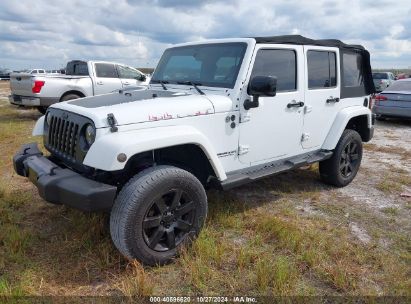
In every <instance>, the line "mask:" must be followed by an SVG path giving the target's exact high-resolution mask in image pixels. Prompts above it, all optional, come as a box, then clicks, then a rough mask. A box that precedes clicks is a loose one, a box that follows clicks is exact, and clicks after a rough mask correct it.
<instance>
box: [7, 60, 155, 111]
mask: <svg viewBox="0 0 411 304" xmlns="http://www.w3.org/2000/svg"><path fill="white" fill-rule="evenodd" d="M149 81H150V79H148V77H147V76H146V75H145V74H143V73H142V72H140V71H139V70H137V69H135V68H132V67H129V66H126V65H123V64H119V63H113V62H103V61H87V62H86V61H79V60H74V61H70V62H68V63H67V67H66V74H65V75H47V74H35V75H34V74H31V73H12V74H11V75H10V88H11V95H10V96H9V101H10V103H11V104H14V105H19V106H28V107H37V109H38V110H39V111H40V112H42V113H45V111H46V109H47V107H48V106H50V105H52V104H54V103H57V102H61V101H66V100H70V99H76V98H81V97H86V96H94V95H101V94H106V93H110V92H113V91H116V90H120V89H123V88H128V87H138V86H145V85H147V84H148V83H149Z"/></svg>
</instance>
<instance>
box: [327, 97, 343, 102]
mask: <svg viewBox="0 0 411 304" xmlns="http://www.w3.org/2000/svg"><path fill="white" fill-rule="evenodd" d="M339 101H340V99H339V98H338V97H332V96H330V97H328V99H327V100H326V102H327V103H332V102H339Z"/></svg>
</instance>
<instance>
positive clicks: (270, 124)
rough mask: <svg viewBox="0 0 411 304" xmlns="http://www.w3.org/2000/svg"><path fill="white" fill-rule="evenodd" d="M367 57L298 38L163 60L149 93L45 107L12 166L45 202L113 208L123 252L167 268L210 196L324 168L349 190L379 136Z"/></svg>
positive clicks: (183, 52)
mask: <svg viewBox="0 0 411 304" xmlns="http://www.w3.org/2000/svg"><path fill="white" fill-rule="evenodd" d="M374 91H375V88H374V85H373V80H372V75H371V67H370V57H369V53H368V51H366V50H365V49H364V48H363V47H362V46H358V45H347V44H344V43H343V42H341V41H339V40H312V39H308V38H305V37H302V36H276V37H255V38H236V39H221V40H211V41H205V42H204V41H203V42H198V43H186V44H180V45H177V46H173V47H171V48H169V49H167V50H166V51H165V52H164V54H163V56H162V57H161V59H160V61H159V64H158V66H157V68H156V70H155V72H154V74H153V76H152V79H151V81H150V84H149V86H148V88H147V89H145V90H138V91H137V90H120V91H119V92H116V93H112V94H106V95H101V96H94V97H88V98H82V99H77V100H70V101H67V102H65V103H60V104H56V105H53V106H51V107H50V108H49V109H48V111H47V113H46V115H45V116H43V117H42V118H40V119H39V121H38V122H37V123H36V126H35V128H34V131H33V134H34V135H42V136H43V141H44V145H45V148H46V149H47V150H48V151H49V153H50V155H49V156H44V155H42V153H41V152H40V151H39V149H38V148H37V146H36V145H35V144H27V145H24V146H23V147H22V149H21V150H20V151H19V152H18V153H17V154H16V155H15V157H14V166H15V170H16V172H17V173H18V174H19V175H22V176H26V177H28V178H29V179H30V180H31V181H32V182H33V183H34V184H35V185H36V186H37V188H38V190H39V193H40V195H41V196H42V197H43V198H44V199H45V200H46V201H48V202H51V203H55V204H65V205H68V206H71V207H74V208H78V209H82V210H86V211H102V210H110V213H111V215H110V232H111V236H112V239H113V242H114V244H115V245H116V247H117V248H118V249H119V251H120V252H121V253H122V254H123V255H125V256H126V257H128V258H130V259H138V260H140V261H141V262H143V263H144V264H147V265H156V264H164V263H167V262H169V261H170V260H172V259H173V258H174V257H175V256H176V255H177V254H178V250H179V248H180V247H181V246H183V244H189V243H190V242H191V241H192V240H193V239H194V238H195V237H196V236H197V235H198V233H199V232H200V230H201V227H202V225H203V224H204V221H205V218H206V215H207V195H206V189H208V188H210V187H217V188H218V189H222V190H224V189H229V188H232V187H238V186H241V185H243V184H245V183H248V182H252V181H254V180H257V179H260V178H263V177H266V176H269V175H273V174H276V173H280V172H284V171H287V170H291V169H294V168H298V167H300V166H303V165H307V164H312V163H316V162H319V170H320V175H321V178H322V180H323V181H324V182H326V183H328V184H331V185H334V186H336V187H344V186H346V185H348V184H349V183H350V182H351V181H352V180H353V179H354V178H355V176H356V174H357V172H358V170H359V167H360V164H361V159H362V152H363V150H362V143H363V142H367V141H369V140H371V138H372V136H373V124H374V119H373V116H372V114H371V111H370V109H369V105H370V94H372V93H373V92H374Z"/></svg>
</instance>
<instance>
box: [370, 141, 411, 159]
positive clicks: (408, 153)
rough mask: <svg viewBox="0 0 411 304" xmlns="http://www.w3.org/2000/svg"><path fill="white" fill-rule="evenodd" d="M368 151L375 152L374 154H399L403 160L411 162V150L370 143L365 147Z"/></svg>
mask: <svg viewBox="0 0 411 304" xmlns="http://www.w3.org/2000/svg"><path fill="white" fill-rule="evenodd" d="M364 148H365V150H366V151H370V152H371V151H373V152H382V153H388V154H397V155H399V156H401V160H409V159H411V150H410V149H405V148H403V147H397V146H391V145H389V146H380V145H376V144H374V143H368V144H366V145H365V146H364Z"/></svg>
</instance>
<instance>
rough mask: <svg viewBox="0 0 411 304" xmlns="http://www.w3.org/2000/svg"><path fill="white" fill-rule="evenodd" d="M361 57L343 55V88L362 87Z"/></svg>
mask: <svg viewBox="0 0 411 304" xmlns="http://www.w3.org/2000/svg"><path fill="white" fill-rule="evenodd" d="M362 66H363V62H362V56H361V55H360V54H357V53H344V54H343V74H344V77H343V83H344V87H361V86H363V85H364V75H363V68H362Z"/></svg>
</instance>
